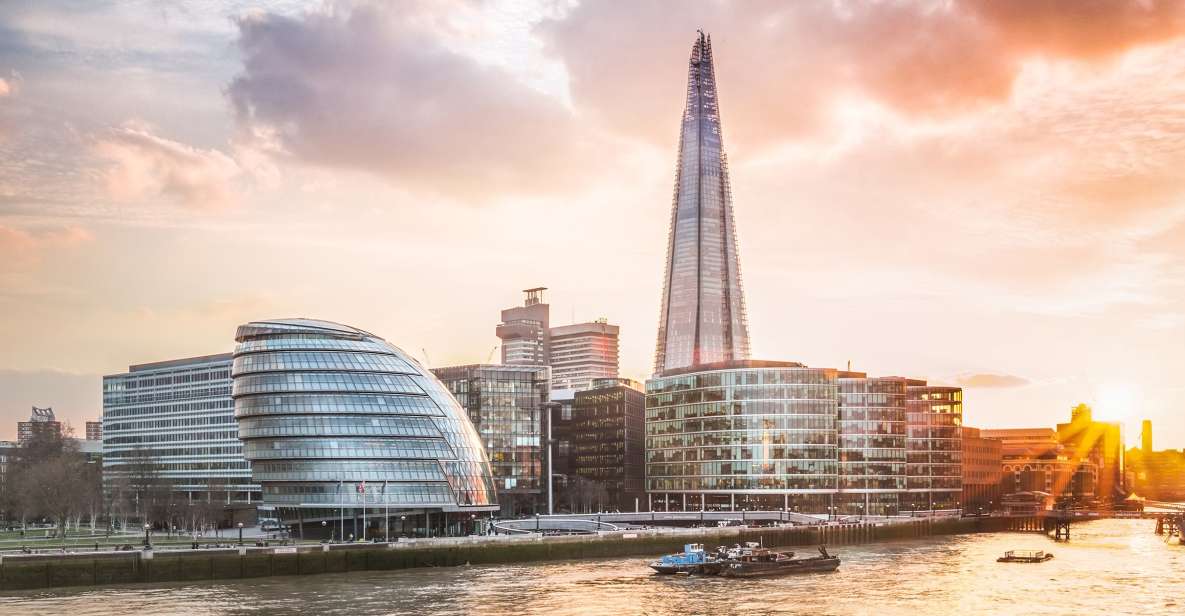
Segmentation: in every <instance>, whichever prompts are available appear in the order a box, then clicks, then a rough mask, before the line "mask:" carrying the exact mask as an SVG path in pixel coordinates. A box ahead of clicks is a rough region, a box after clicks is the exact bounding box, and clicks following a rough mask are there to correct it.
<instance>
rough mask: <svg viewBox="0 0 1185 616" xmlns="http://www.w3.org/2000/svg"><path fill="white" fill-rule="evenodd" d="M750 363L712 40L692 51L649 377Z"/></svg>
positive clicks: (704, 39)
mask: <svg viewBox="0 0 1185 616" xmlns="http://www.w3.org/2000/svg"><path fill="white" fill-rule="evenodd" d="M745 359H749V324H748V321H747V318H746V316H745V297H744V293H743V290H742V288H741V270H740V260H739V258H738V255H737V237H736V229H735V224H734V221H733V211H732V187H731V185H730V184H729V176H728V159H727V157H726V156H725V153H724V141H723V136H722V134H721V127H720V107H719V99H718V97H717V91H716V70H715V66H714V65H713V59H712V41H711V39H710V38H709V37H708V36H707V35H705V34H704V33H703V32H702V31H701V32H700V33H699V36H698V37H697V38H696V40H695V43H694V44H693V45H692V47H691V59H690V61H689V62H688V69H687V98H686V103H685V106H684V108H683V123H682V127H681V130H680V133H679V158H678V162H677V164H676V166H675V194H674V200H673V203H672V205H671V225H670V239H669V242H668V244H667V261H666V275H665V277H664V279H663V292H662V311H661V314H660V317H659V322H658V344H657V348H656V351H655V362H654V372H655V373H656V374H662V373H664V372H667V371H670V370H678V369H682V368H687V367H691V366H697V365H700V364H711V363H716V362H728V361H733V360H745Z"/></svg>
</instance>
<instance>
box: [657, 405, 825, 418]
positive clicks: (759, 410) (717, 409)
mask: <svg viewBox="0 0 1185 616" xmlns="http://www.w3.org/2000/svg"><path fill="white" fill-rule="evenodd" d="M726 415H733V416H736V415H827V416H832V417H834V416H836V415H837V411H836V406H835V403H834V402H831V401H829V400H748V401H744V402H712V403H701V404H688V405H685V406H672V407H664V408H647V409H646V420H647V421H665V420H671V419H693V418H696V417H720V416H726Z"/></svg>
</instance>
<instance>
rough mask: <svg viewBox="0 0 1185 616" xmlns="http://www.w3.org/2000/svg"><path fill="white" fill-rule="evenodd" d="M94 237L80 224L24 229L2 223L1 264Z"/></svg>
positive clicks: (0, 235) (78, 243) (71, 245)
mask: <svg viewBox="0 0 1185 616" xmlns="http://www.w3.org/2000/svg"><path fill="white" fill-rule="evenodd" d="M93 239H94V236H93V235H92V234H91V232H90V231H88V230H86V229H84V228H82V227H78V226H65V227H52V228H47V229H32V230H30V229H22V228H17V227H11V226H7V225H3V224H0V266H2V265H5V264H9V263H14V262H26V261H28V260H32V259H36V258H38V257H39V256H40V255H41V254H42V253H43V252H44V251H47V250H54V249H60V248H71V247H75V246H78V245H80V244H85V243H87V242H90V241H92V240H93Z"/></svg>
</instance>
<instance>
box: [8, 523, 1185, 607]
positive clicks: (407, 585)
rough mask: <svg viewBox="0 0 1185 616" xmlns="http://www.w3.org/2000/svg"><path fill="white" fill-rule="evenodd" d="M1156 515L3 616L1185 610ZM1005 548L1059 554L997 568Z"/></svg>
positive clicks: (286, 587)
mask: <svg viewBox="0 0 1185 616" xmlns="http://www.w3.org/2000/svg"><path fill="white" fill-rule="evenodd" d="M1152 529H1153V522H1151V521H1148V520H1101V521H1096V522H1090V523H1087V524H1081V525H1076V526H1074V537H1073V540H1072V541H1071V542H1070V543H1069V544H1064V543H1054V542H1053V541H1051V540H1049V539H1046V538H1044V537H1043V536H1041V535H1037V534H1019V533H998V534H990V535H968V536H959V537H944V538H937V539H927V540H913V541H900V542H892V543H882V544H877V545H869V546H848V547H843V548H838V549H837V551H838V552H839V553H840V555H841V557H842V558H843V559H844V563H843V565H842V566H841V567H840V570H839V571H838V572H836V573H830V574H811V575H804V576H795V577H787V578H780V579H779V578H775V579H754V580H725V579H719V578H699V577H693V578H686V577H656V576H653V575H651V574H650V570H649V569H648V568H646V566H645V564H646V560H647V559H638V558H629V559H610V560H598V561H594V562H586V563H576V562H562V563H545V564H537V565H521V566H515V565H507V566H488V567H486V566H483V567H457V568H449V569H444V568H435V569H418V570H410V571H393V572H382V573H354V574H340V575H337V574H335V575H321V576H308V577H289V578H265V579H257V580H247V581H242V582H219V583H213V584H200V585H194V584H184V585H182V584H177V585H171V586H168V587H165V588H147V587H143V586H118V587H106V588H101V589H97V590H59V591H54V592H31V593H21V594H16V595H9V596H4V597H0V613H4V614H10V613H11V614H30V615H41V614H45V615H49V614H54V615H57V614H70V615H71V616H85V615H103V616H107V615H112V614H179V615H184V616H206V615H238V614H252V615H258V616H263V615H271V614H297V613H311V614H317V615H318V616H331V615H337V614H342V615H346V614H349V615H350V616H357V615H365V614H481V615H483V616H504V615H505V616H509V615H514V614H547V615H591V614H596V615H600V614H687V613H692V614H699V613H707V614H712V615H713V616H716V615H719V616H729V615H733V614H736V615H741V614H746V615H747V614H774V613H791V614H794V613H802V614H878V615H880V614H909V615H910V616H925V615H929V614H934V615H938V614H942V615H947V614H958V613H964V614H987V613H1009V612H1010V613H1020V612H1023V613H1026V614H1099V613H1110V614H1181V613H1185V578H1183V577H1182V571H1185V546H1178V545H1166V544H1165V543H1164V542H1163V541H1162V539H1161V538H1160V537H1157V536H1156V535H1154V534H1153V533H1152ZM1009 549H1044V550H1048V551H1051V552H1053V553H1054V554H1055V556H1056V558H1054V560H1052V561H1050V562H1047V563H1043V564H1037V565H1022V564H1013V565H1008V564H999V563H996V562H995V559H996V557H997V556H999V555H1000V554H1002V553H1003V552H1004V551H1005V550H1009Z"/></svg>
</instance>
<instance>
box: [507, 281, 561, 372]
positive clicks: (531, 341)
mask: <svg viewBox="0 0 1185 616" xmlns="http://www.w3.org/2000/svg"><path fill="white" fill-rule="evenodd" d="M546 290H547V287H535V288H533V289H523V293H526V295H527V299H526V302H525V303H524V304H523V305H522V306H515V307H514V308H507V309H506V310H503V311H502V322H501V323H499V324H498V327H497V329H496V330H495V333H496V334H497V335H498V339H500V340H501V341H502V363H503V364H506V365H528V366H545V365H547V358H548V350H549V345H548V341H547V334H548V318H549V315H550V308H549V306H548V305H547V304H545V303H543V292H544V291H546Z"/></svg>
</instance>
